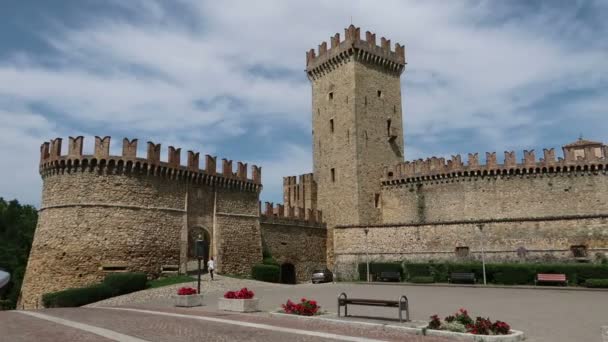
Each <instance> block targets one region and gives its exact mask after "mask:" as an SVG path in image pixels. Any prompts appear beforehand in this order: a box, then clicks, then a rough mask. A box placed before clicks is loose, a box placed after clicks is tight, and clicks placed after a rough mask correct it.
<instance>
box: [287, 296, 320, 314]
mask: <svg viewBox="0 0 608 342" xmlns="http://www.w3.org/2000/svg"><path fill="white" fill-rule="evenodd" d="M281 307H282V308H283V311H284V312H285V313H288V314H295V315H302V316H312V315H315V314H316V313H317V312H318V311H319V308H320V306H319V305H317V302H316V301H314V300H308V299H306V298H302V299H301V300H300V303H297V304H296V303H294V302H292V301H291V300H289V299H288V300H287V303H285V304H283V305H281Z"/></svg>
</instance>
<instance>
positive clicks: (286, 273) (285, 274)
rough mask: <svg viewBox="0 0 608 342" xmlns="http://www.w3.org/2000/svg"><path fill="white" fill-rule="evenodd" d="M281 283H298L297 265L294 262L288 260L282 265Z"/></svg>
mask: <svg viewBox="0 0 608 342" xmlns="http://www.w3.org/2000/svg"><path fill="white" fill-rule="evenodd" d="M281 283H283V284H295V283H296V267H295V266H294V265H293V264H291V263H288V262H286V263H283V264H282V265H281Z"/></svg>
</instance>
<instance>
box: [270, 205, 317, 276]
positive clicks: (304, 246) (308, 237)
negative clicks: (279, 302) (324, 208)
mask: <svg viewBox="0 0 608 342" xmlns="http://www.w3.org/2000/svg"><path fill="white" fill-rule="evenodd" d="M267 204H268V203H267ZM280 207H281V206H280V205H279V206H277V207H276V208H280ZM268 208H270V209H268ZM272 208H273V207H272V204H269V205H267V206H266V210H265V211H264V212H263V213H262V215H261V216H260V222H261V228H262V237H263V239H264V244H265V245H266V247H267V248H268V249H269V251H270V253H271V255H272V256H273V258H275V260H277V261H278V262H279V264H285V263H288V264H293V265H294V266H295V271H296V278H297V280H298V281H310V277H311V275H312V271H314V270H316V269H323V268H325V267H326V265H327V260H326V252H327V249H326V245H325V243H326V241H327V229H326V227H325V224H323V223H322V222H321V221H320V220H319V219H320V212H318V211H314V212H313V211H312V210H309V211H308V212H309V214H308V215H307V216H306V217H294V216H293V215H292V216H284V215H281V214H280V213H279V211H278V210H273V209H272Z"/></svg>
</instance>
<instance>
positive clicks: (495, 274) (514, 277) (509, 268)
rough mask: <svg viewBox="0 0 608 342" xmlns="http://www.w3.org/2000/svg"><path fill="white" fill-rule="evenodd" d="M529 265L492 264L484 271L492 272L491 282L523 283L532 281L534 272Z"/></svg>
mask: <svg viewBox="0 0 608 342" xmlns="http://www.w3.org/2000/svg"><path fill="white" fill-rule="evenodd" d="M531 266H532V265H527V264H504V265H492V266H491V267H490V269H488V270H486V272H487V273H490V274H492V279H491V282H493V283H497V284H505V285H524V284H531V283H533V282H534V277H535V272H534V268H533V267H531ZM482 277H483V275H482Z"/></svg>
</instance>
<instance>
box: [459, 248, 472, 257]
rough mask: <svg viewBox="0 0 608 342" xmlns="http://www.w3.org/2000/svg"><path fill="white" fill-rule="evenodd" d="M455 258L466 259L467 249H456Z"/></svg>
mask: <svg viewBox="0 0 608 342" xmlns="http://www.w3.org/2000/svg"><path fill="white" fill-rule="evenodd" d="M456 256H457V257H459V258H466V257H468V256H469V247H456Z"/></svg>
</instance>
